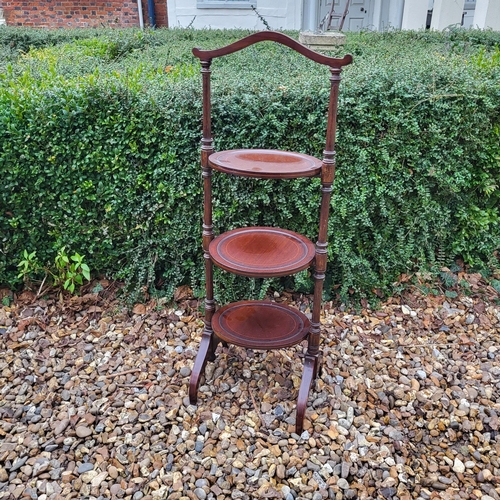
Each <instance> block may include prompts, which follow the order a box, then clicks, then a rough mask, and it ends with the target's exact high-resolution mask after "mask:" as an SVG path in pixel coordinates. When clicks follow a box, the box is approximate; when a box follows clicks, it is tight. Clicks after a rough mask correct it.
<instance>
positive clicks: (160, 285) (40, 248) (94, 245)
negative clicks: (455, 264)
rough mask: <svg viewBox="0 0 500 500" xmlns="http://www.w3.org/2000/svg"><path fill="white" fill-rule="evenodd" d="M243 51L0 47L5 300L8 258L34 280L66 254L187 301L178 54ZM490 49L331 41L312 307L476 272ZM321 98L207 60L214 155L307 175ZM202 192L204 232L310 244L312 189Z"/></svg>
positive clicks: (190, 39) (194, 117)
mask: <svg viewBox="0 0 500 500" xmlns="http://www.w3.org/2000/svg"><path fill="white" fill-rule="evenodd" d="M6 33H7V35H6ZM11 34H12V35H11ZM246 34H248V32H243V31H208V30H207V31H195V30H158V31H156V32H145V33H142V32H138V31H134V30H130V31H110V30H102V31H98V30H83V31H70V32H57V35H56V34H54V32H43V33H42V32H40V31H36V30H31V31H27V30H19V31H18V30H15V29H11V28H7V29H5V30H4V29H0V47H3V49H0V59H2V58H1V51H2V50H3V51H4V53H5V54H6V55H7V56H8V57H7V56H6V57H4V58H3V61H4V62H3V63H1V62H0V66H2V65H3V67H2V68H0V69H3V71H0V173H1V178H2V182H1V189H0V282H1V283H6V284H8V285H11V286H15V285H16V283H18V280H17V278H16V275H17V272H16V264H17V263H18V262H19V260H20V256H21V253H22V251H23V250H24V249H27V250H28V251H33V250H36V251H37V255H38V257H39V259H40V260H41V261H42V262H45V261H52V260H53V258H54V255H55V253H56V251H57V249H58V248H61V247H62V246H66V248H68V249H70V251H77V252H79V253H81V254H84V255H85V256H86V262H87V263H88V264H89V265H90V268H91V269H92V270H93V271H94V272H95V273H103V274H106V275H108V276H113V277H118V278H122V279H126V280H127V281H128V282H129V283H131V284H135V285H137V289H140V287H141V286H143V285H144V284H148V285H150V286H152V285H153V284H154V285H155V286H156V288H157V289H158V293H164V294H166V295H168V294H170V293H171V292H172V290H173V289H174V287H175V286H177V285H179V284H181V283H189V284H193V285H194V286H195V288H199V287H200V286H201V284H202V280H203V277H202V276H203V267H202V257H201V251H200V245H201V237H200V232H201V231H200V224H201V214H202V184H201V180H200V168H199V139H200V134H201V126H200V123H201V122H200V119H201V80H200V76H199V64H198V61H197V60H196V59H195V58H194V57H193V56H192V55H191V53H190V50H191V48H192V47H193V46H202V47H204V48H215V47H218V46H221V45H223V44H226V43H229V42H231V41H233V40H235V39H238V38H240V37H241V36H244V35H246ZM14 35H15V36H14ZM296 35H297V34H296V33H295V34H293V36H296ZM9 37H10V39H11V40H15V41H16V42H15V43H12V42H8V40H9ZM19 40H21V41H22V43H21V42H19ZM44 40H45V41H46V43H43V41H44ZM16 44H17V45H19V47H18V46H17V45H16ZM498 44H500V34H499V33H495V32H481V31H474V30H472V31H465V30H463V31H452V32H448V33H429V32H407V33H404V32H390V33H386V34H377V33H361V34H350V35H348V40H347V45H346V47H344V48H343V49H342V51H341V52H339V55H340V54H341V53H344V52H352V53H353V55H354V57H355V59H354V60H355V62H354V64H353V65H351V66H350V67H348V68H347V69H346V70H345V71H344V73H343V82H342V84H341V96H340V108H339V133H338V142H337V152H338V170H337V178H336V182H335V194H334V198H333V201H332V209H331V222H330V243H331V245H330V250H329V252H330V255H329V257H330V262H329V268H328V278H327V284H328V286H327V293H330V292H331V291H332V290H333V289H336V290H337V291H338V292H340V293H341V295H342V296H343V297H345V296H347V295H349V293H352V292H357V293H360V294H363V295H366V294H368V295H369V294H371V293H372V291H373V290H376V289H377V292H378V293H380V292H379V290H380V291H382V292H383V293H390V292H391V290H392V284H393V283H394V282H395V281H396V279H397V276H398V275H399V274H400V273H402V272H409V271H413V270H417V269H419V268H422V267H425V266H428V265H431V264H433V263H434V262H435V261H436V259H437V258H438V260H439V262H440V263H442V262H446V263H449V262H452V260H453V258H455V257H456V256H457V255H460V256H462V258H463V259H464V260H465V261H466V262H467V263H468V264H471V265H475V266H483V267H484V266H488V265H490V266H491V265H492V264H493V263H494V262H493V259H494V251H495V250H497V249H498V248H499V247H500V222H499V221H500V218H499V217H500V214H499V205H500V195H499V193H500V168H499V167H500V159H499V158H500V148H499V143H500V86H499V85H498V82H499V81H500V80H499V78H500V55H499V54H500V50H499V49H498ZM28 47H31V48H29V49H28ZM327 97H328V71H327V70H326V68H322V67H320V66H317V65H315V64H314V63H310V62H309V61H306V60H305V59H304V58H302V57H301V56H297V55H296V54H294V53H292V52H291V51H289V50H288V49H286V48H284V47H282V46H280V45H277V44H271V43H266V44H259V45H256V46H252V47H250V48H248V49H246V50H245V51H242V52H239V53H237V54H234V55H232V56H230V57H227V58H225V59H222V60H216V61H215V62H214V63H213V115H214V124H213V129H214V133H215V140H216V148H217V149H218V150H221V149H229V148H240V147H267V148H280V149H290V150H295V151H300V152H305V153H309V154H313V155H316V156H318V155H319V156H320V157H321V152H322V149H323V145H324V144H323V142H324V128H325V112H326V106H327ZM214 182H215V192H216V193H217V195H216V200H215V209H214V215H215V224H216V228H217V229H218V230H226V229H229V228H233V227H237V226H241V225H248V224H275V225H279V226H282V227H285V228H289V229H292V230H296V231H299V232H301V233H305V234H307V235H308V236H309V237H311V238H312V239H314V238H315V236H316V233H317V223H316V221H317V205H318V199H319V198H318V184H317V183H314V182H313V183H311V182H310V181H303V180H300V181H282V182H274V181H256V180H248V179H241V178H230V177H228V176H223V175H217V174H216V175H215V176H214ZM437 256H438V257H437ZM217 280H218V282H219V284H220V285H221V289H222V290H225V292H224V293H223V295H222V297H221V299H222V300H229V299H232V298H234V297H236V296H238V295H241V294H243V293H248V287H251V288H252V287H253V288H255V286H256V285H255V283H252V282H249V281H248V280H243V279H241V278H238V279H233V278H232V277H230V276H227V275H225V274H223V273H221V274H219V275H218V276H217ZM249 283H250V284H249ZM304 283H305V285H307V279H306V277H305V276H300V277H299V279H298V281H297V282H296V283H295V284H293V283H287V285H289V286H294V287H299V286H303V284H304ZM274 285H275V286H279V284H278V283H277V282H275V283H274ZM281 285H283V283H281ZM265 286H267V283H265ZM255 290H256V291H255V293H258V292H259V286H257V288H255ZM233 296H234V297H233Z"/></svg>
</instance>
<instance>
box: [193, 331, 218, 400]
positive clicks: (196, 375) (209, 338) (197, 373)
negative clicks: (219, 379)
mask: <svg viewBox="0 0 500 500" xmlns="http://www.w3.org/2000/svg"><path fill="white" fill-rule="evenodd" d="M214 337H215V335H214V334H213V333H211V332H206V331H205V332H203V335H202V336H201V342H200V349H199V350H198V354H197V355H196V359H195V361H194V366H193V371H192V372H191V378H190V379H189V402H190V403H191V404H192V405H195V404H196V401H197V400H198V385H199V383H200V377H201V375H202V374H203V373H204V371H205V365H206V364H207V360H209V359H210V360H211V361H213V360H214V359H215V348H216V347H217V344H215V346H214Z"/></svg>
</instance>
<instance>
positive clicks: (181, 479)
mask: <svg viewBox="0 0 500 500" xmlns="http://www.w3.org/2000/svg"><path fill="white" fill-rule="evenodd" d="M465 279H467V280H468V282H469V284H470V294H469V295H468V296H465V295H458V296H457V297H455V298H448V297H446V296H438V297H435V296H432V295H431V296H423V295H421V294H418V293H416V292H415V293H406V294H404V295H402V296H401V297H397V298H392V299H390V300H389V301H387V302H385V303H383V304H381V305H380V308H378V309H377V310H370V309H369V308H364V309H363V310H361V311H357V312H355V311H349V310H347V309H345V308H344V307H342V306H340V307H338V306H335V305H333V304H331V303H327V304H325V312H324V316H323V319H322V322H323V326H324V332H323V333H324V340H323V355H324V358H323V365H322V372H321V376H320V378H319V379H318V380H317V381H316V383H315V386H314V387H313V390H312V391H311V394H310V397H309V407H308V411H307V414H306V422H305V429H306V430H305V431H304V432H303V434H302V435H300V436H298V435H296V434H295V433H294V423H295V400H296V397H297V393H298V387H299V384H300V377H301V373H302V361H301V358H302V355H303V351H304V346H303V345H299V346H296V347H295V348H290V349H286V350H283V351H272V352H258V351H255V352H254V351H250V350H243V349H240V348H237V347H234V346H229V348H222V347H219V351H218V353H219V354H218V359H217V361H216V363H209V364H208V365H207V371H206V375H207V376H206V381H205V382H203V380H202V384H201V386H200V396H199V400H198V403H199V404H198V406H196V407H195V406H191V405H190V404H189V400H188V398H187V391H188V382H189V375H190V372H191V367H192V364H193V361H194V357H195V355H196V352H197V346H198V342H199V338H200V333H201V321H200V319H199V317H198V315H197V312H196V308H195V306H196V304H195V303H194V302H193V301H189V300H184V301H181V302H180V303H179V304H178V305H177V309H171V310H169V309H168V308H163V307H160V306H158V305H156V304H149V305H147V306H144V305H137V306H136V307H135V308H134V311H133V313H129V312H127V311H126V310H124V309H123V308H122V307H120V306H119V304H118V302H116V301H114V300H111V299H109V298H106V290H107V288H106V283H104V285H105V288H104V291H103V292H100V293H98V294H87V295H84V296H82V297H74V298H72V299H67V300H65V301H64V302H60V301H59V300H57V298H55V299H48V300H34V296H33V294H31V293H30V292H25V293H23V294H22V295H21V296H20V297H19V298H18V299H17V300H16V301H15V302H14V303H13V304H11V305H10V306H9V307H6V306H3V307H2V308H1V309H0V499H11V498H12V499H18V498H23V499H39V500H46V499H66V498H85V499H115V498H123V499H133V500H139V499H145V500H146V499H164V498H165V499H167V498H168V499H169V500H176V499H181V500H187V499H194V500H203V499H218V500H222V499H229V498H231V499H250V498H284V499H286V500H293V499H294V498H295V499H312V500H321V499H325V498H331V499H344V498H345V499H349V498H351V499H356V498H358V499H371V498H373V499H375V498H377V499H378V498H380V499H391V498H392V499H401V500H407V499H429V498H443V499H460V498H463V499H476V498H477V499H479V498H482V499H484V500H491V499H496V500H497V499H500V434H499V432H498V430H499V415H500V402H499V401H500V306H499V305H498V303H499V302H498V294H497V293H496V292H495V290H494V289H493V288H492V287H491V286H487V285H486V283H484V282H483V281H482V279H481V277H480V276H479V275H466V276H465ZM451 295H454V294H451ZM275 300H277V301H287V303H290V304H292V305H294V304H295V305H298V306H301V307H302V309H305V311H306V313H307V312H308V311H307V298H300V297H294V296H291V295H288V294H284V295H282V296H280V297H276V298H275ZM294 300H295V302H294Z"/></svg>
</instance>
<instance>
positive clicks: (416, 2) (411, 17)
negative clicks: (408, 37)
mask: <svg viewBox="0 0 500 500" xmlns="http://www.w3.org/2000/svg"><path fill="white" fill-rule="evenodd" d="M427 8H428V3H427V2H423V1H422V0H406V1H405V6H404V10H403V21H402V22H401V29H403V30H419V29H422V28H425V24H426V22H427Z"/></svg>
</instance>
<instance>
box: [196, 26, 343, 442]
mask: <svg viewBox="0 0 500 500" xmlns="http://www.w3.org/2000/svg"><path fill="white" fill-rule="evenodd" d="M262 41H274V42H278V43H281V44H283V45H286V46H287V47H289V48H291V49H293V50H295V51H297V52H299V53H300V54H302V55H303V56H305V57H307V58H309V59H311V60H313V61H315V62H317V63H319V64H324V65H326V66H328V67H329V69H330V72H331V76H330V102H329V107H328V123H327V130H326V147H325V150H324V151H323V160H318V159H316V158H314V157H312V156H308V155H304V154H300V153H293V152H286V151H277V150H268V149H237V150H231V151H220V152H218V153H216V152H215V151H214V148H213V140H212V125H211V100H210V99H211V92H210V72H211V71H210V65H211V63H212V59H214V58H217V57H221V56H225V55H228V54H232V53H233V52H237V51H239V50H241V49H244V48H246V47H248V46H250V45H253V44H254V43H257V42H262ZM193 54H194V55H195V56H196V57H198V58H199V59H200V61H201V73H202V79H203V138H202V140H201V168H202V176H203V184H204V218H203V256H204V260H205V275H206V298H205V319H204V329H203V334H202V338H201V343H200V349H199V351H198V355H197V356H196V360H195V363H194V367H193V371H192V373H191V380H190V384H189V398H190V401H191V403H192V404H196V401H197V392H198V385H199V381H200V376H201V375H202V374H203V372H204V369H205V364H206V362H207V360H210V361H213V360H215V350H216V348H217V345H218V343H219V342H221V341H222V342H225V343H231V344H235V345H238V346H241V347H246V348H252V349H282V348H285V347H290V346H292V345H295V344H297V343H299V342H301V341H303V340H304V339H307V343H308V347H307V353H306V354H305V358H304V371H303V376H302V382H301V385H300V389H299V394H298V400H297V416H296V431H297V433H298V434H300V433H301V432H302V429H303V422H304V415H305V411H306V406H307V399H308V395H309V391H310V388H311V384H312V382H313V380H314V379H315V377H316V375H317V372H318V365H319V354H320V348H319V347H320V312H321V298H322V293H323V281H324V279H325V272H326V262H327V232H328V213H329V208H330V198H331V193H332V184H333V180H334V176H335V131H336V117H337V100H338V99H337V98H338V89H339V83H340V72H341V69H342V67H343V66H346V65H347V64H350V63H351V61H352V57H351V56H350V55H346V56H345V57H344V58H342V59H337V58H333V57H327V56H325V55H322V54H319V53H317V52H314V51H312V50H310V49H308V48H307V47H305V46H303V45H301V44H300V43H298V42H296V41H295V40H293V39H292V38H290V37H288V36H286V35H283V34H282V33H276V32H273V31H264V32H260V33H255V34H253V35H250V36H248V37H246V38H243V39H242V40H239V41H237V42H235V43H232V44H231V45H228V46H226V47H222V48H220V49H216V50H200V49H197V48H196V49H193ZM213 170H217V171H219V172H223V173H226V174H231V175H238V176H244V177H257V178H261V179H292V178H298V177H318V176H319V177H320V178H321V207H320V214H319V234H318V241H317V242H316V245H314V244H313V243H312V242H311V241H310V240H308V239H307V238H305V237H304V236H302V235H300V234H297V233H294V232H292V231H288V230H286V229H281V228H276V227H247V228H239V229H234V230H232V231H228V232H226V233H223V234H221V235H219V236H217V237H214V228H213V223H212V182H211V178H212V172H213ZM291 201H292V202H293V200H291ZM214 264H215V265H216V266H218V267H220V268H222V269H225V270H226V271H229V272H232V273H235V274H240V275H243V276H249V277H254V278H269V277H278V276H287V275H291V274H295V273H297V272H299V271H302V270H304V269H306V268H308V267H310V266H314V280H315V284H314V301H313V309H312V317H311V320H310V321H309V319H308V318H307V317H306V316H305V315H304V314H302V313H301V312H300V311H299V310H297V309H295V308H292V307H289V306H284V305H282V304H277V303H275V302H271V301H258V300H255V301H248V300H243V301H240V302H235V303H232V304H228V305H226V306H224V307H222V308H221V309H219V310H218V311H217V312H216V311H215V302H214V289H213V265H214Z"/></svg>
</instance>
